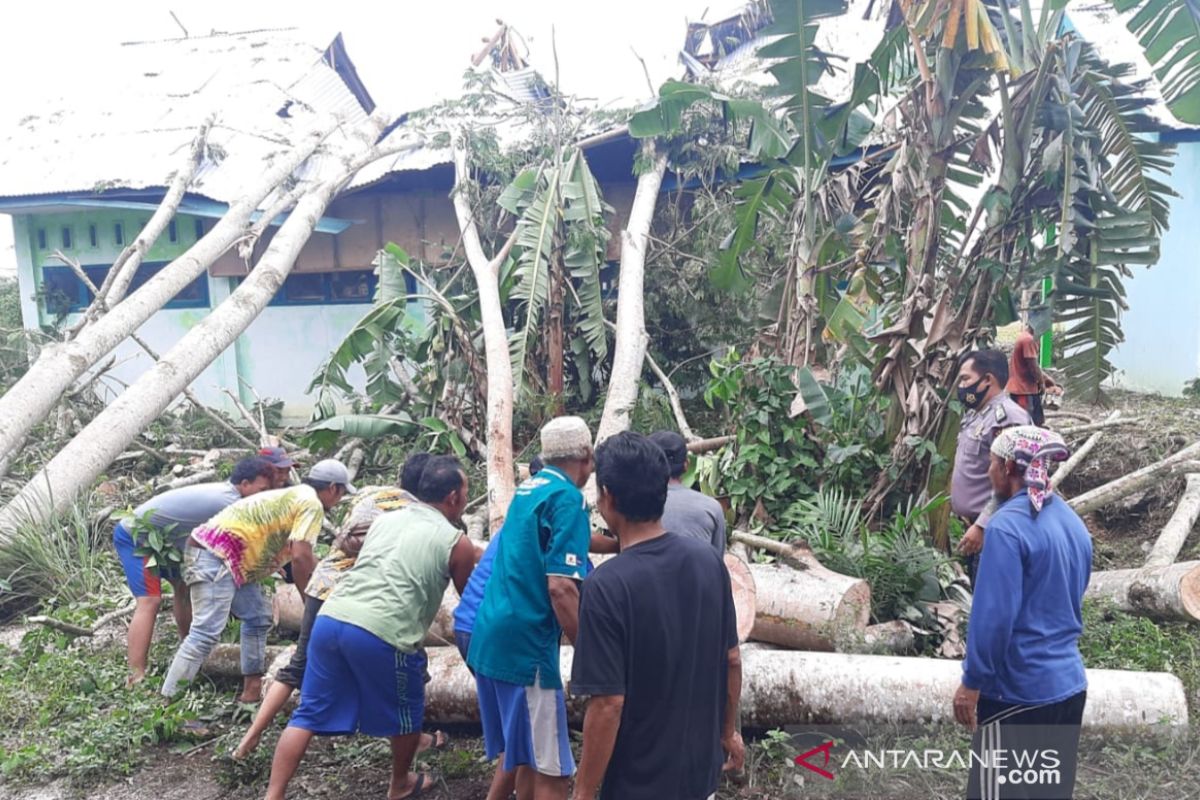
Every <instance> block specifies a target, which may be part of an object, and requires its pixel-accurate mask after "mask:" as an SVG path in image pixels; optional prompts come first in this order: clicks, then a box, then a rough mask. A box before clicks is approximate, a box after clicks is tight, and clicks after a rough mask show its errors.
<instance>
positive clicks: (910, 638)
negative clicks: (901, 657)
mask: <svg viewBox="0 0 1200 800" xmlns="http://www.w3.org/2000/svg"><path fill="white" fill-rule="evenodd" d="M863 644H864V645H866V646H867V647H869V648H871V650H872V651H873V652H888V653H896V654H900V653H911V652H912V651H913V649H914V648H915V647H916V636H915V635H914V634H913V627H912V625H910V624H908V623H907V622H905V621H904V620H902V619H894V620H892V621H891V622H881V623H879V624H878V625H868V626H867V629H866V630H865V631H863Z"/></svg>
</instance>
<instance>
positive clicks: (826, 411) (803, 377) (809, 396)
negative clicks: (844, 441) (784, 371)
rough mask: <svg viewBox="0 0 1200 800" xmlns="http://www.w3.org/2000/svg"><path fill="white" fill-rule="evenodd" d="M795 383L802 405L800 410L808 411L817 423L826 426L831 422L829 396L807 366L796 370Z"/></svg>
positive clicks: (831, 413) (831, 414)
mask: <svg viewBox="0 0 1200 800" xmlns="http://www.w3.org/2000/svg"><path fill="white" fill-rule="evenodd" d="M796 384H797V386H798V387H799V392H800V400H801V402H802V405H803V407H802V408H800V409H799V410H800V411H801V412H808V414H809V416H810V417H812V420H813V422H815V423H816V424H817V425H821V426H828V425H829V424H830V423H832V422H833V412H832V410H831V409H830V407H829V396H828V395H826V394H825V389H824V387H822V386H821V384H820V383H819V382H818V381H817V379H816V377H814V376H813V374H812V370H810V369H809V368H808V367H801V368H800V369H799V370H797V371H796Z"/></svg>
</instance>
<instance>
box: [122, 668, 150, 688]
mask: <svg viewBox="0 0 1200 800" xmlns="http://www.w3.org/2000/svg"><path fill="white" fill-rule="evenodd" d="M144 680H146V670H144V669H139V670H134V672H133V673H132V674H131V675H130V676H129V677H128V678H126V679H125V688H126V689H132V688H133V687H134V686H137V685H138V684H139V683H141V682H142V681H144Z"/></svg>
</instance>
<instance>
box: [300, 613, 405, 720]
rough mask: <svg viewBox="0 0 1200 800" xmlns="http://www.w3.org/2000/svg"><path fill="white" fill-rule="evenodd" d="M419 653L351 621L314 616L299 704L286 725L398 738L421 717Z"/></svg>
mask: <svg viewBox="0 0 1200 800" xmlns="http://www.w3.org/2000/svg"><path fill="white" fill-rule="evenodd" d="M425 661H426V659H425V654H424V653H423V652H420V651H418V652H416V653H402V652H401V651H399V650H397V649H396V648H395V647H392V646H391V645H390V644H388V643H387V642H385V641H384V640H383V639H380V638H379V637H378V636H376V635H375V634H373V633H370V632H368V631H366V630H363V629H362V628H360V627H358V626H357V625H351V624H350V623H348V622H342V621H341V620H337V619H334V618H333V617H328V616H324V615H321V616H318V617H317V621H316V622H314V623H313V627H312V634H311V636H310V638H309V640H308V664H307V666H306V667H305V670H304V682H303V684H302V685H301V687H300V707H299V708H297V709H296V712H295V713H294V714H292V719H291V721H290V722H289V723H288V724H289V725H291V726H292V727H296V728H303V729H304V730H307V731H312V732H313V733H319V734H322V735H324V736H347V735H349V734H352V733H363V734H366V735H367V736H404V735H406V734H410V733H419V732H420V730H421V723H422V722H423V721H424V716H425Z"/></svg>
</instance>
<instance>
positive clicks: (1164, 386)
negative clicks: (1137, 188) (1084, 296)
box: [1112, 141, 1200, 396]
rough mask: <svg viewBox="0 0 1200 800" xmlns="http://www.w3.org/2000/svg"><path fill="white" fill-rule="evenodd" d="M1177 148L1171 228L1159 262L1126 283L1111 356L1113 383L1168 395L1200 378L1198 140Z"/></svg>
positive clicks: (1139, 269) (1136, 272)
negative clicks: (1119, 336)
mask: <svg viewBox="0 0 1200 800" xmlns="http://www.w3.org/2000/svg"><path fill="white" fill-rule="evenodd" d="M1177 147H1178V151H1177V154H1176V157H1175V169H1174V171H1173V173H1172V174H1171V176H1170V177H1169V178H1168V179H1167V183H1169V184H1170V186H1171V187H1172V188H1173V189H1174V190H1175V191H1176V192H1178V193H1179V195H1180V196H1179V197H1176V198H1173V199H1172V202H1171V220H1170V226H1171V227H1170V229H1169V230H1168V231H1167V232H1166V233H1165V234H1164V236H1163V241H1162V255H1161V257H1160V259H1159V262H1158V263H1157V264H1155V265H1154V266H1152V267H1150V268H1148V269H1147V268H1145V267H1134V268H1133V269H1134V277H1133V279H1132V280H1127V281H1126V283H1125V288H1126V291H1127V301H1128V303H1129V310H1128V311H1127V312H1125V313H1124V314H1123V315H1122V317H1121V327H1122V329H1123V330H1124V332H1125V341H1124V342H1123V343H1122V344H1121V345H1120V346H1119V347H1118V348H1117V349H1116V350H1115V351H1114V352H1113V354H1112V362H1113V364H1114V365H1115V366H1116V367H1117V368H1118V369H1119V370H1120V372H1119V373H1118V375H1117V378H1116V381H1117V384H1118V385H1120V386H1122V387H1124V388H1128V389H1134V390H1137V391H1144V392H1158V393H1160V394H1163V395H1169V396H1178V395H1179V394H1180V393H1181V392H1182V391H1183V387H1184V384H1185V383H1186V382H1187V381H1190V380H1193V379H1195V378H1198V377H1200V141H1194V142H1180V143H1179V144H1178V145H1177Z"/></svg>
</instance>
